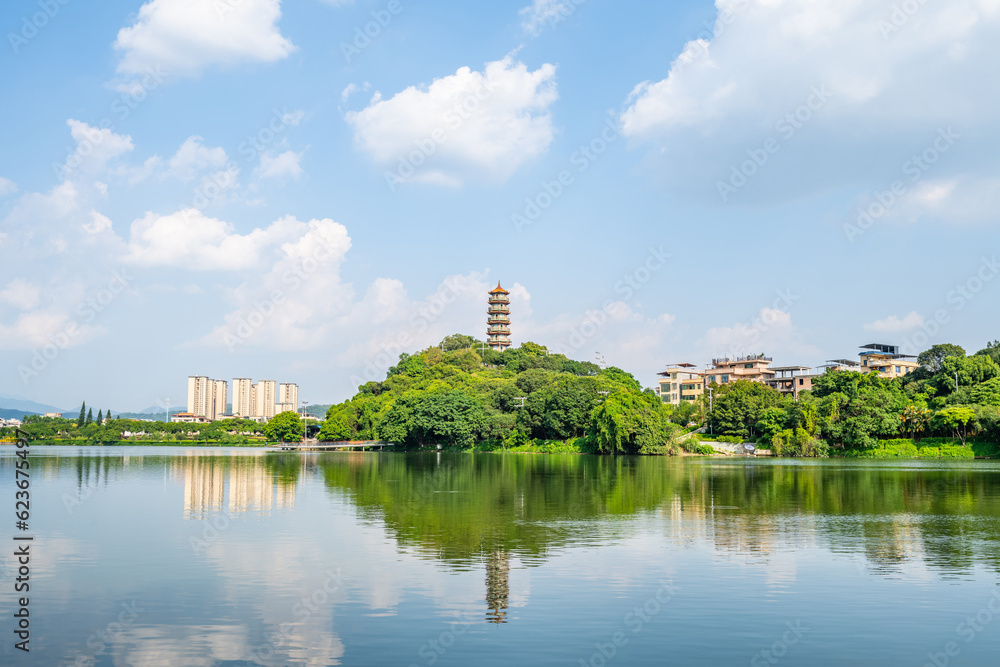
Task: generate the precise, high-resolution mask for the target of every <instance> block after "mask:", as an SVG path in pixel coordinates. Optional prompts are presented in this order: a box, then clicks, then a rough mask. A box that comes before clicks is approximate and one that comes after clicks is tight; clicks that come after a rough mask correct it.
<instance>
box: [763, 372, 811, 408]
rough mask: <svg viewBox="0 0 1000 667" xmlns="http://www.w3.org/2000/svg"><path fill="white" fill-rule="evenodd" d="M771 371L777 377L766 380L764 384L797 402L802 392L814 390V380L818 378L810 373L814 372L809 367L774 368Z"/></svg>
mask: <svg viewBox="0 0 1000 667" xmlns="http://www.w3.org/2000/svg"><path fill="white" fill-rule="evenodd" d="M770 370H771V371H773V372H774V374H775V375H774V377H771V378H768V379H766V380H764V384H766V385H768V386H769V387H771V388H773V389H777V390H778V391H779V392H781V393H782V394H791V395H792V397H793V398H795V399H796V400H798V398H799V392H800V391H809V390H811V389H812V383H813V378H814V377H816V375H815V374H812V373H809V371H810V370H812V369H811V368H810V367H809V366H774V367H773V368H771V369H770Z"/></svg>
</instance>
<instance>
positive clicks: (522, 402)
mask: <svg viewBox="0 0 1000 667" xmlns="http://www.w3.org/2000/svg"><path fill="white" fill-rule="evenodd" d="M514 400H515V401H521V405H519V406H518V407H519V408H523V407H524V402H525V401H526V400H528V397H527V396H515V397H514Z"/></svg>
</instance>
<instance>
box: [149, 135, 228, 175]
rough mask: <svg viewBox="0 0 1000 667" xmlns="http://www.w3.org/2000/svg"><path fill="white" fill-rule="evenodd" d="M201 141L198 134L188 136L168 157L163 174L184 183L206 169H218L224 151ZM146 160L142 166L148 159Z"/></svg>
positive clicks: (223, 160) (223, 161) (223, 156)
mask: <svg viewBox="0 0 1000 667" xmlns="http://www.w3.org/2000/svg"><path fill="white" fill-rule="evenodd" d="M203 141H204V140H203V139H202V138H201V137H199V136H192V137H188V138H187V139H186V140H185V141H184V143H183V144H181V145H180V148H178V149H177V152H176V153H174V155H173V157H171V158H170V161H169V162H168V163H167V169H166V172H165V174H164V175H165V176H166V177H169V178H176V179H178V180H180V181H183V182H185V183H186V182H188V181H192V180H194V179H195V177H196V176H198V174H200V173H201V172H202V171H204V170H206V169H213V168H214V169H218V168H219V167H222V166H223V165H224V164H226V160H227V159H228V157H227V156H226V151H225V150H224V149H223V148H221V147H216V148H208V147H206V146H205V145H204V144H203V143H202V142H203ZM154 157H155V156H154ZM146 162H147V165H144V168H146V167H147V166H148V163H149V160H147V161H146Z"/></svg>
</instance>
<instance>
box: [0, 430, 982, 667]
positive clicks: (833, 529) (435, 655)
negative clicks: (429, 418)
mask: <svg viewBox="0 0 1000 667" xmlns="http://www.w3.org/2000/svg"><path fill="white" fill-rule="evenodd" d="M13 452H14V450H13V448H11V447H4V448H3V449H0V491H2V498H3V499H4V500H3V502H4V503H6V506H7V507H8V518H9V524H10V525H9V526H8V527H6V528H5V530H3V531H2V534H3V535H5V536H6V537H4V538H3V539H6V540H7V544H8V545H11V544H13V542H11V541H10V539H11V537H12V536H13V533H14V529H13V522H14V517H13V505H14V491H15V489H14V485H13V480H14V471H13V463H14V460H15V459H14V457H13ZM31 474H32V501H31V502H32V506H31V511H32V520H31V530H30V531H29V533H30V534H32V535H34V536H35V541H34V542H33V544H32V563H31V566H32V574H31V577H32V578H31V593H30V599H31V607H30V608H31V614H32V616H31V620H32V625H31V631H32V635H31V649H32V650H31V653H30V654H28V655H25V654H22V653H21V652H20V651H16V650H14V648H13V644H14V641H15V639H14V637H13V633H12V629H13V623H12V622H11V616H10V615H9V612H8V610H12V609H14V603H15V595H14V592H13V583H14V582H13V579H14V577H15V576H16V571H15V568H14V560H13V558H11V557H10V555H9V554H10V553H12V552H13V548H4V552H5V553H7V554H8V555H7V556H6V557H5V558H4V559H2V560H0V567H2V569H0V608H2V609H3V610H4V616H5V617H6V619H7V620H5V621H4V622H3V624H2V627H0V636H2V637H3V638H4V639H3V642H2V645H0V663H2V664H4V665H7V664H37V665H80V666H81V667H83V666H88V667H89V666H91V665H95V666H115V667H124V666H137V667H138V666H147V665H149V666H161V665H163V666H165V665H178V666H183V667H188V666H192V667H200V666H204V667H217V666H223V665H233V666H235V665H310V666H317V667H318V666H325V665H341V664H343V665H401V666H403V667H407V666H410V665H417V666H423V665H505V666H506V665H567V666H574V667H577V666H579V665H581V664H583V665H593V666H594V667H600V666H602V665H604V664H615V665H771V664H784V665H916V666H919V665H924V664H935V663H934V662H932V659H933V660H936V661H937V664H938V665H939V667H940V666H941V665H943V664H950V665H995V664H996V663H997V656H998V655H1000V613H996V614H994V612H993V611H991V609H990V606H991V603H992V607H993V609H995V610H997V611H998V612H1000V588H998V583H1000V577H998V571H1000V540H998V534H1000V526H998V519H1000V465H998V464H997V463H994V462H985V461H969V462H956V463H950V462H949V463H934V462H925V461H921V462H900V463H895V462H860V463H859V462H841V461H789V460H778V461H775V460H742V459H700V458H690V459H683V460H682V459H661V458H642V459H640V458H617V459H611V458H597V457H586V456H524V455H509V456H498V455H469V454H465V455H449V454H441V455H438V454H427V455H405V454H374V453H364V454H362V453H332V454H297V453H295V454H278V453H273V452H263V451H258V450H246V449H204V448H196V449H186V448H150V447H144V448H112V447H104V448H58V447H35V448H33V449H32V458H31ZM994 616H996V618H994ZM763 651H767V653H763ZM949 651H950V653H951V655H948V652H949ZM929 654H930V655H929ZM931 656H933V658H932V657H931Z"/></svg>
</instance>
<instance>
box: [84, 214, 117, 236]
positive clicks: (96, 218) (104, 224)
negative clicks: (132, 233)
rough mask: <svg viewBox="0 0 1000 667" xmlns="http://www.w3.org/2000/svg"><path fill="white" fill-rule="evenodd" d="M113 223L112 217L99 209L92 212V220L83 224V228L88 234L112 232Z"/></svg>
mask: <svg viewBox="0 0 1000 667" xmlns="http://www.w3.org/2000/svg"><path fill="white" fill-rule="evenodd" d="M112 227H113V225H112V224H111V219H110V218H108V217H107V216H105V215H102V214H100V213H98V212H97V211H91V212H90V222H88V223H86V224H84V225H83V230H84V231H85V232H87V233H88V234H102V233H104V232H110V231H111V230H112Z"/></svg>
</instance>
